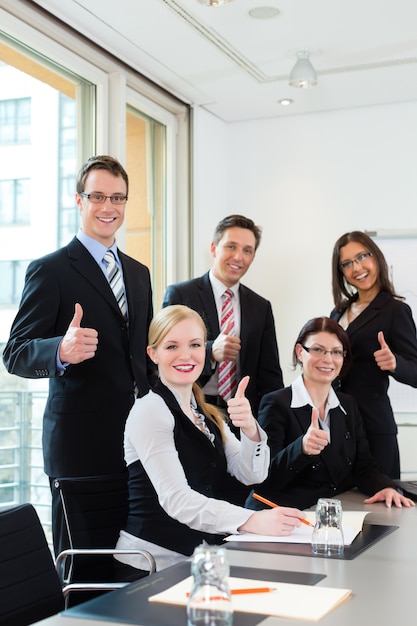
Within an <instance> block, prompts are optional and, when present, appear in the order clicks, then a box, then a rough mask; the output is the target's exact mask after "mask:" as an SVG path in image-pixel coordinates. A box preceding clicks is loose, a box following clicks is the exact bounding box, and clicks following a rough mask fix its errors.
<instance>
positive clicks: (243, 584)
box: [149, 576, 352, 621]
mask: <svg viewBox="0 0 417 626" xmlns="http://www.w3.org/2000/svg"><path fill="white" fill-rule="evenodd" d="M192 580H193V579H192V577H191V576H190V577H188V578H186V579H185V580H183V581H181V582H180V583H177V584H176V585H174V586H173V587H170V588H169V589H167V590H166V591H162V592H161V593H158V594H156V595H154V596H151V597H150V598H149V601H150V602H163V603H167V604H177V605H184V606H185V605H186V604H187V600H188V598H187V593H188V592H189V591H190V590H191V586H192ZM229 585H230V589H243V588H248V587H250V588H253V587H272V588H273V589H274V591H270V592H267V593H250V594H239V595H232V605H233V610H234V611H242V612H244V613H259V614H260V615H275V616H278V617H286V618H293V619H302V620H310V621H318V620H319V619H321V618H322V617H323V616H324V615H326V614H327V613H329V612H330V611H331V610H333V609H334V608H335V607H336V606H338V605H339V604H340V603H341V602H343V601H344V600H345V599H346V598H348V597H349V596H350V595H351V593H352V591H351V590H350V589H337V588H332V587H319V586H317V585H295V584H290V583H277V582H274V581H265V580H252V579H248V578H235V577H230V578H229Z"/></svg>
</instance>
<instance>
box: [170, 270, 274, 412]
mask: <svg viewBox="0 0 417 626" xmlns="http://www.w3.org/2000/svg"><path fill="white" fill-rule="evenodd" d="M239 297H240V310H241V320H240V340H241V350H240V368H241V375H242V378H243V377H244V376H247V375H248V376H250V381H249V385H248V387H247V390H246V397H247V398H248V400H249V402H250V404H251V407H252V411H253V413H254V415H255V416H256V413H257V410H258V406H259V401H260V399H261V398H262V396H263V395H264V394H265V393H268V392H269V391H273V390H275V389H281V388H282V387H283V380H282V372H281V367H280V364H279V356H278V346H277V339H276V333H275V323H274V317H273V313H272V307H271V303H270V302H269V301H268V300H266V299H265V298H262V296H259V295H258V294H257V293H255V292H254V291H252V290H251V289H249V288H248V287H245V286H244V285H240V287H239ZM170 304H184V305H186V306H188V307H190V308H191V309H194V310H195V311H197V312H198V313H199V314H200V315H201V317H202V318H203V320H204V322H205V324H206V327H207V351H206V363H205V367H204V370H203V372H202V375H201V377H200V379H199V383H200V384H201V386H204V385H205V384H206V383H207V381H208V380H209V379H210V377H211V376H212V375H213V373H214V370H213V369H212V367H211V360H210V355H211V349H212V345H213V341H214V340H215V339H216V337H217V336H218V335H219V333H220V327H219V319H218V315H217V309H216V302H215V299H214V294H213V290H212V287H211V283H210V280H209V273H208V272H207V273H206V274H204V275H203V276H201V277H199V278H194V279H192V280H187V281H185V282H183V283H178V284H175V285H170V286H168V287H167V289H166V292H165V295H164V299H163V303H162V306H163V307H165V306H168V305H170Z"/></svg>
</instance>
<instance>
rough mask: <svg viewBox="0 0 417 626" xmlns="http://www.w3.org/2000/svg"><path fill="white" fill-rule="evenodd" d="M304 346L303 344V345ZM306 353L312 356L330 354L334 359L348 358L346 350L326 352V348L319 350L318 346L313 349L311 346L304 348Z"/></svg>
mask: <svg viewBox="0 0 417 626" xmlns="http://www.w3.org/2000/svg"><path fill="white" fill-rule="evenodd" d="M301 345H302V344H301ZM302 347H303V348H304V350H305V351H306V352H308V353H309V354H312V355H313V356H317V357H319V356H326V354H330V356H331V357H333V358H334V359H343V358H344V357H345V356H346V350H337V349H336V350H324V348H318V347H317V346H313V347H312V348H311V347H309V346H302Z"/></svg>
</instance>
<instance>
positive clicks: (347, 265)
mask: <svg viewBox="0 0 417 626" xmlns="http://www.w3.org/2000/svg"><path fill="white" fill-rule="evenodd" d="M370 256H373V254H372V252H361V253H360V254H358V256H357V257H356V259H353V261H343V263H340V265H339V269H340V270H341V271H342V272H345V271H346V270H351V269H352V267H353V264H354V263H363V262H364V261H365V259H367V258H368V257H370Z"/></svg>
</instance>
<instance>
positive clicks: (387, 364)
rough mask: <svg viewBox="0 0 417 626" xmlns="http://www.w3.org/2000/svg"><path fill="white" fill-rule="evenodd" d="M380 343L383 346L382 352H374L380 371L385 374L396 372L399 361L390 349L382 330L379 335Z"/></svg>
mask: <svg viewBox="0 0 417 626" xmlns="http://www.w3.org/2000/svg"><path fill="white" fill-rule="evenodd" d="M378 342H379V345H380V346H381V349H380V350H376V351H375V352H374V359H375V361H376V364H377V365H378V367H379V369H380V370H382V371H383V372H395V368H396V367H397V359H396V358H395V356H394V354H393V353H392V352H391V350H390V349H389V347H388V344H387V343H386V341H385V337H384V333H383V332H382V330H380V331H379V333H378Z"/></svg>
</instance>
